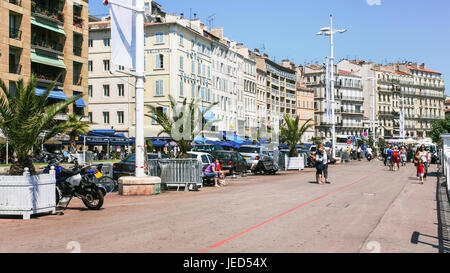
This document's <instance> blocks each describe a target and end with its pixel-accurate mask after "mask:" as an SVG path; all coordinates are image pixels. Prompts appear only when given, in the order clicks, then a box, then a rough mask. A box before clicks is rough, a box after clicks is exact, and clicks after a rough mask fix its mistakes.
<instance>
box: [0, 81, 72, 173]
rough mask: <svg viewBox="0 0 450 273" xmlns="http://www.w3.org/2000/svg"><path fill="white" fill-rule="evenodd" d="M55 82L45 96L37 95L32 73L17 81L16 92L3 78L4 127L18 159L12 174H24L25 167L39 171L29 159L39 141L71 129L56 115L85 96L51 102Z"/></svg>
mask: <svg viewBox="0 0 450 273" xmlns="http://www.w3.org/2000/svg"><path fill="white" fill-rule="evenodd" d="M54 86H55V83H53V84H50V86H49V87H48V88H47V90H46V91H45V92H44V94H42V96H37V95H36V94H35V87H36V77H35V76H31V77H30V80H29V81H28V83H27V84H26V85H24V81H23V79H20V80H19V81H18V82H17V83H16V90H15V94H11V93H10V92H9V90H8V88H7V87H6V85H5V83H4V82H3V80H1V79H0V90H1V91H0V129H1V130H2V131H3V134H4V135H5V136H6V137H7V138H8V140H9V144H10V145H11V148H12V149H13V150H14V152H15V154H16V157H17V160H16V162H14V163H13V164H12V166H11V168H10V170H9V173H10V174H11V175H21V174H22V173H23V171H24V168H25V167H28V168H29V169H30V173H31V174H35V173H36V171H35V169H34V166H33V164H32V162H31V160H30V158H29V155H30V151H31V149H32V147H33V145H35V144H39V145H40V144H42V143H44V142H45V141H47V140H48V139H50V138H52V137H54V136H55V135H57V134H59V133H62V132H64V131H65V130H66V129H67V128H68V125H70V124H68V123H67V122H62V123H58V122H57V121H56V120H55V116H56V115H57V114H59V113H63V112H64V111H65V109H66V108H67V106H69V105H70V104H71V103H73V102H75V101H76V100H77V99H79V98H80V97H81V96H76V97H73V98H70V99H68V100H66V101H63V102H59V103H55V104H51V105H48V96H49V94H50V91H51V90H53V88H54Z"/></svg>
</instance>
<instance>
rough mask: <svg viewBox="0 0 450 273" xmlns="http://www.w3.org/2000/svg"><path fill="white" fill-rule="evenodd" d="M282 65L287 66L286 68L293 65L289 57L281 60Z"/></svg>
mask: <svg viewBox="0 0 450 273" xmlns="http://www.w3.org/2000/svg"><path fill="white" fill-rule="evenodd" d="M281 65H282V66H284V67H286V68H290V67H291V62H290V61H289V60H288V59H284V60H282V61H281Z"/></svg>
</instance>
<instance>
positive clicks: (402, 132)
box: [400, 111, 405, 138]
mask: <svg viewBox="0 0 450 273" xmlns="http://www.w3.org/2000/svg"><path fill="white" fill-rule="evenodd" d="M400 136H401V137H402V138H404V137H405V113H404V112H403V111H401V112H400Z"/></svg>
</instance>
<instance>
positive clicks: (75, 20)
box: [73, 15, 84, 28]
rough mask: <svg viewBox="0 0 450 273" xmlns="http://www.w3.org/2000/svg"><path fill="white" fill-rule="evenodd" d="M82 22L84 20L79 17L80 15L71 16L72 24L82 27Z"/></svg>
mask: <svg viewBox="0 0 450 273" xmlns="http://www.w3.org/2000/svg"><path fill="white" fill-rule="evenodd" d="M83 23H84V20H83V18H81V16H78V15H74V16H73V25H74V26H76V27H79V28H83Z"/></svg>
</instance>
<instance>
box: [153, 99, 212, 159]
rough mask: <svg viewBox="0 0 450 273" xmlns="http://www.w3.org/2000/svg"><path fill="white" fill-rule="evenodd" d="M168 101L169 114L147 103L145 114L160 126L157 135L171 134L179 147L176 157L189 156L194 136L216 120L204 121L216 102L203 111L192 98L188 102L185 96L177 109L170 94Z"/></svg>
mask: <svg viewBox="0 0 450 273" xmlns="http://www.w3.org/2000/svg"><path fill="white" fill-rule="evenodd" d="M169 101H170V109H171V115H167V114H166V113H164V111H163V110H162V108H161V107H158V106H154V105H147V108H148V109H149V113H148V114H145V115H146V116H147V117H149V118H151V119H153V120H154V121H155V122H156V123H157V124H158V125H159V126H161V127H162V129H161V131H160V132H159V133H158V136H160V135H162V134H165V135H168V136H171V137H172V138H173V140H174V141H175V142H176V143H177V145H178V148H179V149H180V152H179V153H178V156H177V157H178V158H189V156H188V155H187V151H188V150H189V148H190V146H191V143H192V141H193V140H194V139H195V137H196V136H198V135H199V134H200V133H201V131H202V130H204V128H206V127H208V126H210V125H211V124H212V123H214V122H216V121H217V120H213V121H209V122H206V121H205V118H204V116H205V114H206V113H207V112H208V111H209V110H211V108H212V107H213V106H215V105H217V104H218V102H215V103H212V104H210V105H209V106H208V107H206V109H204V110H203V111H199V107H198V106H199V103H198V102H197V101H195V100H194V99H191V102H190V103H189V104H188V103H187V99H186V98H185V99H184V100H183V103H182V105H181V108H179V109H177V102H176V101H175V99H174V98H173V97H172V96H171V95H169ZM199 119H201V120H199Z"/></svg>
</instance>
